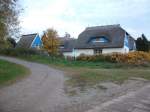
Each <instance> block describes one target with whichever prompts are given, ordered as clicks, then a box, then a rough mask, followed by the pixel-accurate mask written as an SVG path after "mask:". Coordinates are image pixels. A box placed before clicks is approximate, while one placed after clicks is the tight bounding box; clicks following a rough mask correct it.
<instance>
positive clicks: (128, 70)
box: [19, 55, 150, 86]
mask: <svg viewBox="0 0 150 112" xmlns="http://www.w3.org/2000/svg"><path fill="white" fill-rule="evenodd" d="M19 58H21V59H25V60H28V61H33V62H38V63H43V64H48V65H50V66H53V67H57V68H59V69H62V70H64V71H66V72H67V74H69V75H67V76H69V80H68V81H67V83H68V84H69V85H72V86H90V85H94V84H97V83H99V82H107V81H111V82H115V83H119V84H121V83H123V82H124V81H125V80H128V79H129V78H131V77H138V78H144V79H147V80H150V70H149V68H150V66H149V65H143V66H142V65H140V66H136V65H126V64H120V63H110V62H88V61H67V60H65V59H62V58H56V57H55V58H52V57H46V56H40V55H30V56H21V57H19Z"/></svg>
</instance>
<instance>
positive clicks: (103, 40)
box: [92, 36, 108, 43]
mask: <svg viewBox="0 0 150 112" xmlns="http://www.w3.org/2000/svg"><path fill="white" fill-rule="evenodd" d="M92 42H93V43H106V42H108V39H107V38H106V37H105V36H100V37H94V38H92Z"/></svg>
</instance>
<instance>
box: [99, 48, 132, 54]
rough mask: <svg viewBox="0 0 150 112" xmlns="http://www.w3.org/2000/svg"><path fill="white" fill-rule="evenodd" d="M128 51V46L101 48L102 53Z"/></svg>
mask: <svg viewBox="0 0 150 112" xmlns="http://www.w3.org/2000/svg"><path fill="white" fill-rule="evenodd" d="M113 52H115V53H128V52H129V48H126V47H124V48H104V49H103V50H102V54H110V53H113Z"/></svg>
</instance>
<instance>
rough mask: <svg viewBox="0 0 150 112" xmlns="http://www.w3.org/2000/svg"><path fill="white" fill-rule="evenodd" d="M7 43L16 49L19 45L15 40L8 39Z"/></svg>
mask: <svg viewBox="0 0 150 112" xmlns="http://www.w3.org/2000/svg"><path fill="white" fill-rule="evenodd" d="M7 42H8V44H9V46H10V47H12V48H15V47H16V45H17V43H16V41H15V39H14V38H7Z"/></svg>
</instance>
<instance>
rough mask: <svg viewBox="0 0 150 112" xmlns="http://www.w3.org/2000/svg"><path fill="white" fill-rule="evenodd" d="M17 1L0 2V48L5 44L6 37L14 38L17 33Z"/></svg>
mask: <svg viewBox="0 0 150 112" xmlns="http://www.w3.org/2000/svg"><path fill="white" fill-rule="evenodd" d="M17 1H18V0H0V44H1V45H0V47H3V44H4V45H5V44H6V43H7V42H6V40H7V37H10V36H15V35H16V34H17V33H18V31H19V27H18V24H19V22H18V14H19V8H17Z"/></svg>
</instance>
